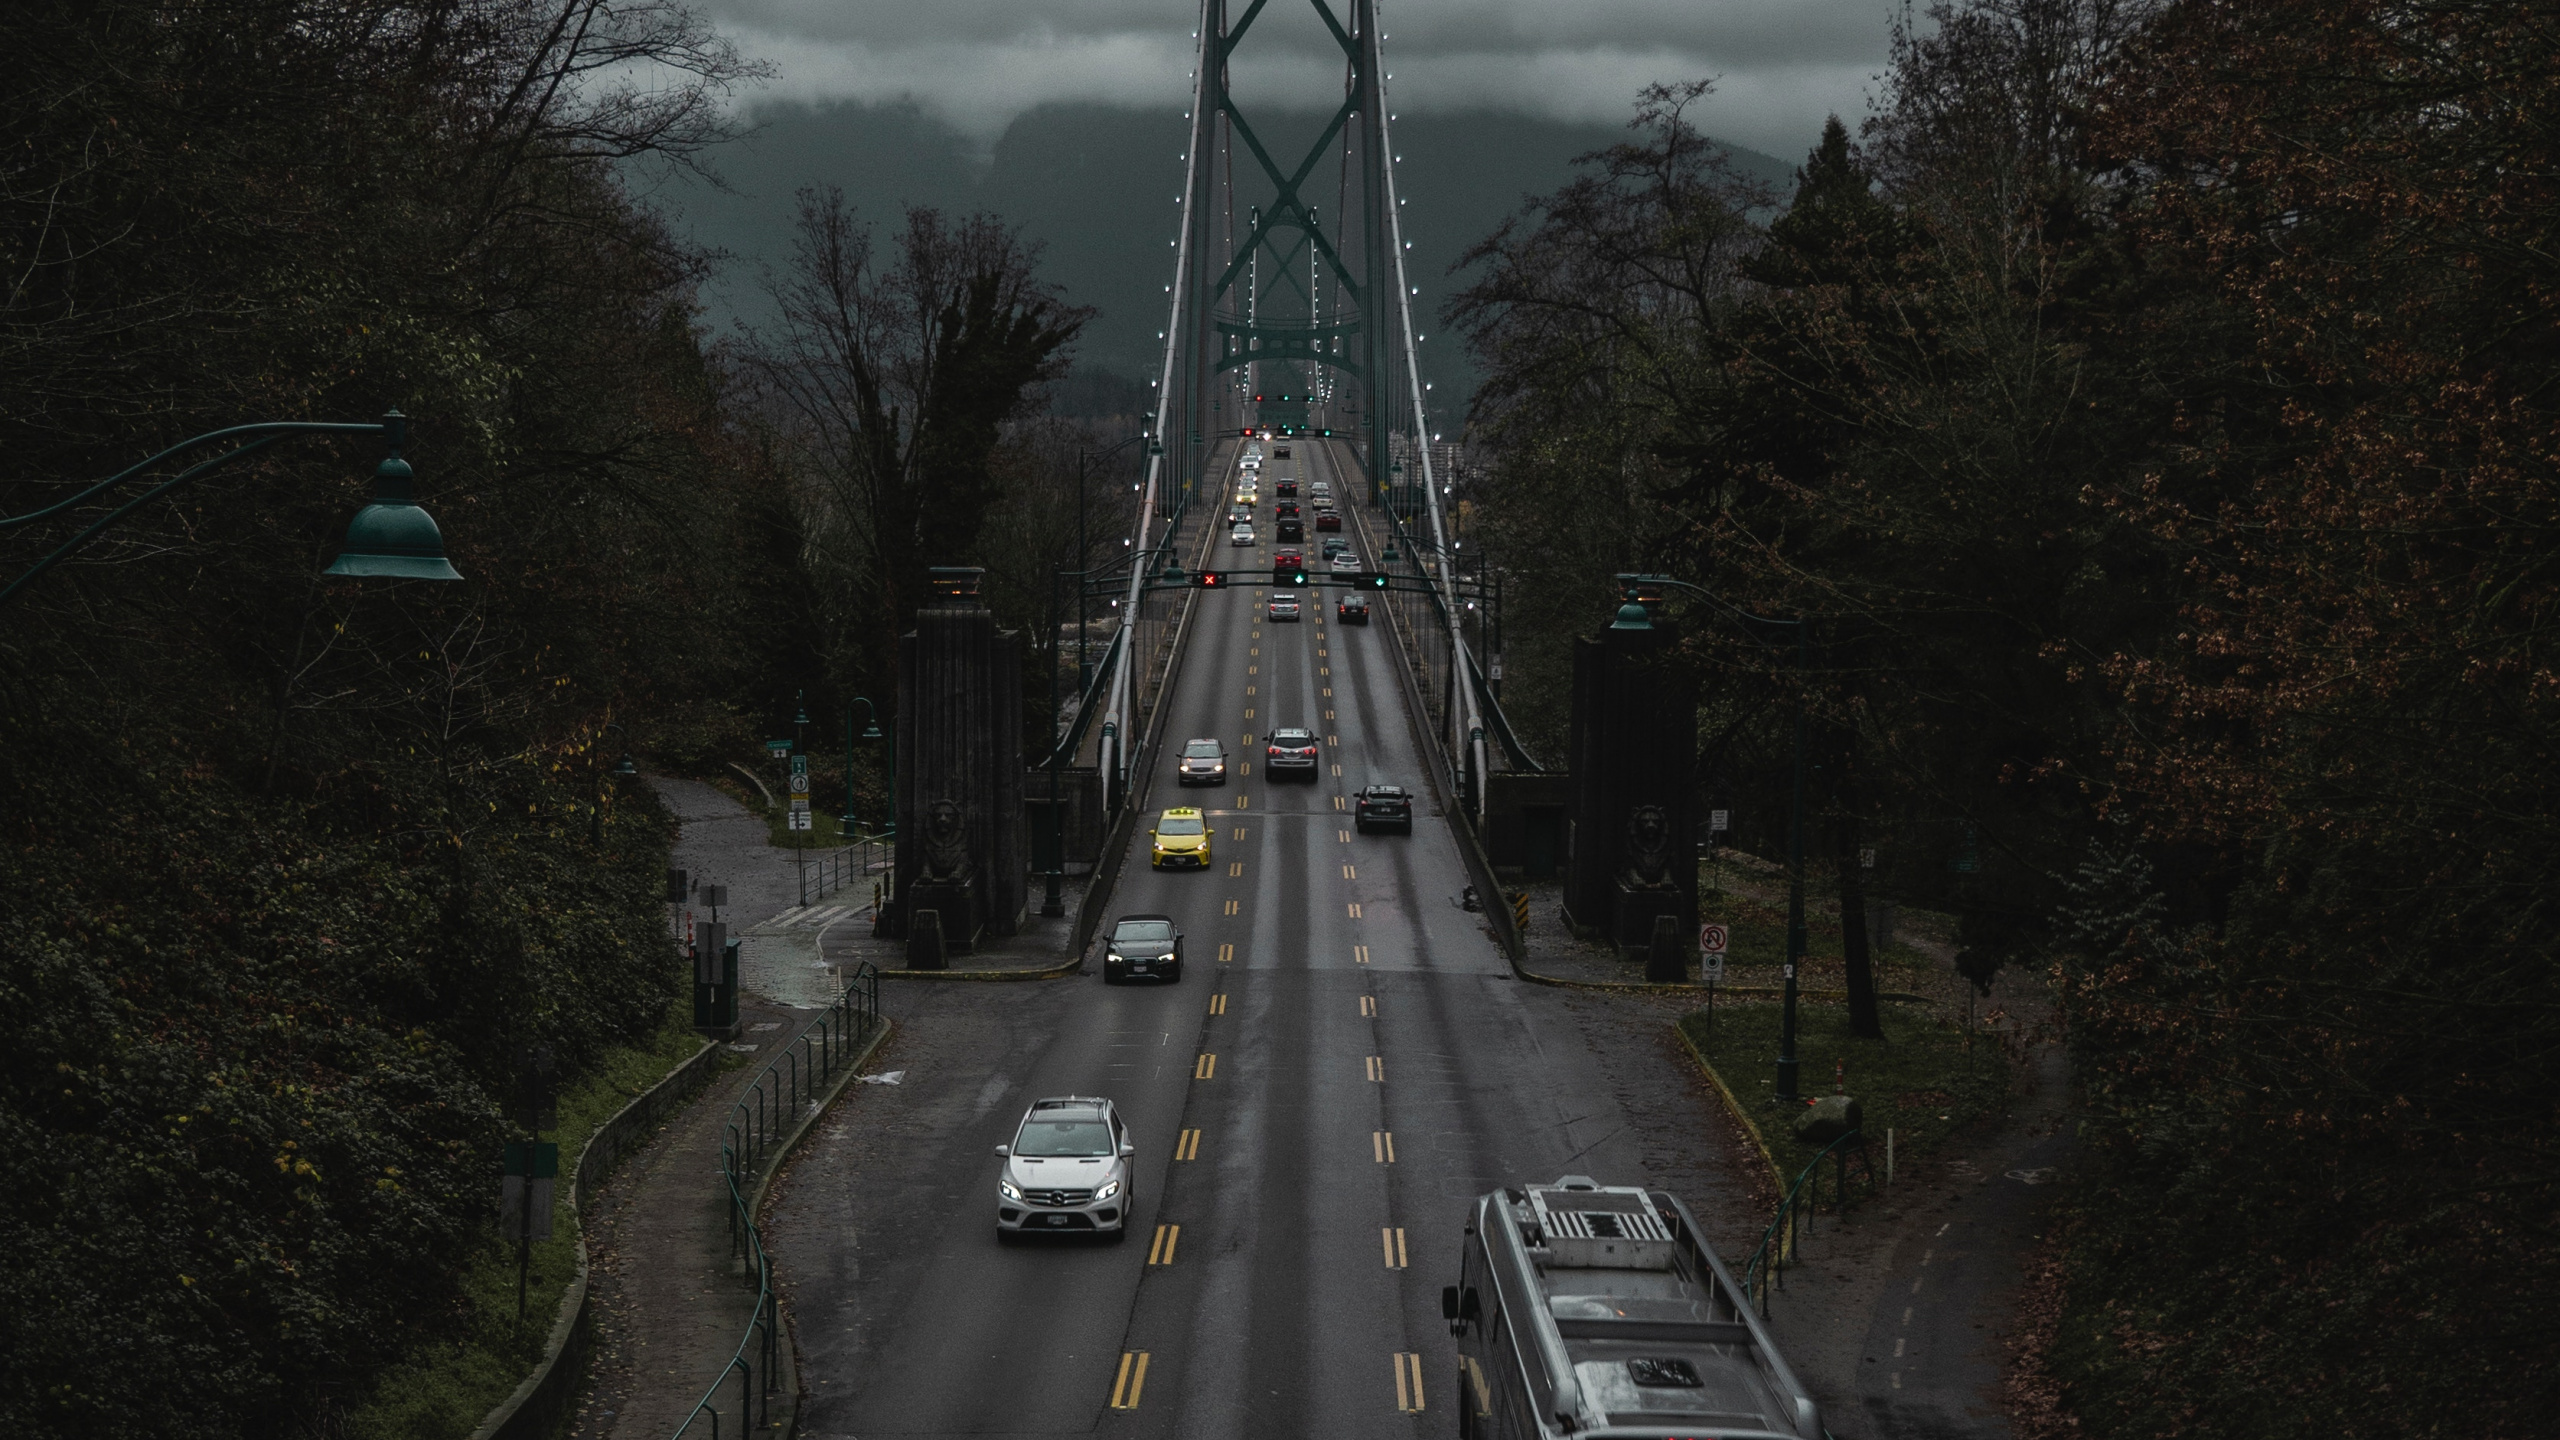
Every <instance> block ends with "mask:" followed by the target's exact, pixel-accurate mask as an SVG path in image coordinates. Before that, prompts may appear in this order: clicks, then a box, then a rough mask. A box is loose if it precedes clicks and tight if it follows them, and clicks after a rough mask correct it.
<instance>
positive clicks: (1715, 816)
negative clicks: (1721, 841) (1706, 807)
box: [1707, 810, 1733, 832]
mask: <svg viewBox="0 0 2560 1440" xmlns="http://www.w3.org/2000/svg"><path fill="white" fill-rule="evenodd" d="M1732 818H1733V812H1732V811H1730V810H1710V811H1708V812H1707V829H1708V830H1709V831H1710V832H1716V831H1723V830H1730V829H1732V828H1733V826H1731V825H1730V824H1728V823H1726V822H1728V821H1730V820H1731V819H1732Z"/></svg>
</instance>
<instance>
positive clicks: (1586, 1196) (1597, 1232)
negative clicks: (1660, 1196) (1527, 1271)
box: [1529, 1175, 1673, 1270]
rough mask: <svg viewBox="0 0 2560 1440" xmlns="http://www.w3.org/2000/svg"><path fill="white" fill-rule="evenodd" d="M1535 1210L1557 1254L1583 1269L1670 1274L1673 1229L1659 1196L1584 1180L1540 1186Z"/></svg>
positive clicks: (1534, 1192)
mask: <svg viewBox="0 0 2560 1440" xmlns="http://www.w3.org/2000/svg"><path fill="white" fill-rule="evenodd" d="M1529 1206H1530V1210H1531V1213H1532V1214H1533V1215H1534V1216H1535V1217H1536V1220H1537V1226H1538V1231H1539V1233H1540V1234H1541V1235H1544V1236H1545V1237H1546V1241H1547V1249H1548V1250H1549V1252H1550V1253H1551V1256H1552V1258H1550V1259H1549V1260H1548V1261H1547V1263H1548V1264H1550V1265H1559V1266H1569V1267H1572V1268H1574V1269H1582V1270H1668V1269H1670V1268H1671V1267H1672V1250H1673V1245H1672V1241H1671V1227H1670V1226H1669V1225H1666V1224H1664V1223H1663V1219H1662V1212H1661V1211H1659V1210H1656V1209H1654V1208H1653V1197H1651V1196H1649V1195H1647V1194H1645V1192H1644V1191H1643V1190H1642V1189H1640V1188H1638V1187H1636V1186H1633V1185H1593V1184H1592V1183H1591V1182H1590V1181H1589V1180H1587V1179H1584V1178H1583V1177H1581V1176H1579V1175H1573V1176H1567V1177H1566V1178H1565V1179H1564V1180H1560V1181H1558V1182H1556V1183H1555V1184H1554V1185H1540V1186H1534V1187H1532V1188H1531V1189H1530V1191H1529Z"/></svg>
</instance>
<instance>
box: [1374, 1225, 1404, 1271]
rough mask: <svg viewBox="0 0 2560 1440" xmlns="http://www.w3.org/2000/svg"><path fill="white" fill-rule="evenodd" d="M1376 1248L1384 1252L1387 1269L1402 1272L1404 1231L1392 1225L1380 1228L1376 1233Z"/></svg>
mask: <svg viewBox="0 0 2560 1440" xmlns="http://www.w3.org/2000/svg"><path fill="white" fill-rule="evenodd" d="M1378 1248H1380V1249H1381V1250H1384V1251H1385V1252H1386V1256H1387V1268H1388V1269H1390V1270H1402V1269H1405V1268H1406V1266H1405V1260H1404V1231H1403V1230H1402V1229H1400V1228H1398V1227H1396V1226H1392V1225H1389V1226H1382V1227H1380V1229H1379V1231H1378Z"/></svg>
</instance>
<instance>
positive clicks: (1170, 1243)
mask: <svg viewBox="0 0 2560 1440" xmlns="http://www.w3.org/2000/svg"><path fill="white" fill-rule="evenodd" d="M1181 1243H1182V1227H1181V1226H1179V1225H1159V1226H1157V1227H1156V1243H1154V1244H1153V1245H1150V1246H1148V1247H1147V1263H1148V1264H1150V1265H1170V1264H1172V1263H1173V1247H1174V1246H1176V1245H1179V1244H1181Z"/></svg>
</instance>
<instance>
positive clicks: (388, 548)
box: [0, 410, 462, 605]
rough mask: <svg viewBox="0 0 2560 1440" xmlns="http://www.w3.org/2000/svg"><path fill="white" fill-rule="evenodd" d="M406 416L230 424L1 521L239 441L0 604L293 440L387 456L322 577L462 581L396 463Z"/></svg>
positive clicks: (95, 493)
mask: <svg viewBox="0 0 2560 1440" xmlns="http://www.w3.org/2000/svg"><path fill="white" fill-rule="evenodd" d="M408 432H409V420H408V417H407V416H405V415H402V414H401V413H400V412H399V411H397V410H391V411H387V412H385V413H384V415H383V417H382V420H381V423H379V424H374V425H356V424H337V423H333V422H326V421H313V420H271V421H261V422H259V423H257V424H254V425H234V426H231V427H230V428H228V429H224V430H214V431H209V432H207V433H205V434H202V435H198V436H196V437H195V438H193V439H191V440H185V441H181V442H180V443H178V444H176V445H172V446H170V447H169V448H168V449H166V450H163V451H161V452H160V453H159V454H157V455H154V456H152V457H151V458H150V459H148V460H145V461H143V462H142V463H141V464H139V465H135V466H133V467H131V468H129V469H126V470H124V471H121V472H119V473H117V474H115V475H112V476H110V477H108V478H107V479H104V480H101V481H99V482H98V483H97V484H95V485H92V486H90V487H89V488H88V489H86V490H83V491H81V492H80V493H79V494H77V495H74V496H72V497H71V498H69V499H67V500H61V501H57V502H56V503H54V504H51V505H47V506H45V507H44V508H43V509H41V510H31V511H28V512H27V513H26V514H24V515H11V516H7V517H5V518H0V530H8V529H14V528H15V527H17V526H20V525H27V524H32V523H33V522H35V521H38V520H42V519H44V518H46V517H47V516H51V515H58V514H60V513H62V512H63V511H65V510H68V509H70V508H71V507H72V506H75V505H78V504H81V503H82V502H84V501H88V500H93V499H97V498H99V497H101V496H104V495H106V494H107V493H108V492H110V491H112V490H114V489H115V488H116V487H117V486H119V485H122V484H124V483H125V482H126V481H128V480H131V479H132V478H134V477H135V476H137V475H140V474H142V473H143V472H144V471H147V470H149V469H151V468H152V467H153V466H155V465H158V464H160V463H161V462H162V461H164V460H168V459H170V458H172V457H174V456H177V455H181V454H184V453H186V452H187V451H189V450H193V449H195V448H197V447H198V446H203V445H220V444H225V443H229V442H232V441H235V440H236V441H244V442H245V443H242V444H239V445H237V446H236V447H235V448H233V449H230V450H228V451H225V452H224V453H222V454H220V455H216V456H215V457H213V458H212V459H210V460H204V461H199V462H197V463H196V464H194V465H190V466H188V467H187V468H186V469H184V470H181V471H179V472H178V473H177V474H176V475H174V476H171V477H170V478H169V479H167V480H163V481H161V482H160V483H159V484H157V485H154V486H152V487H151V488H150V489H148V490H145V491H143V492H142V493H141V494H140V495H137V496H135V497H134V498H133V499H131V500H128V501H126V502H125V503H123V504H122V505H119V506H117V507H116V508H115V509H113V510H111V511H109V512H108V513H107V514H106V516H105V517H104V518H102V519H100V520H99V521H97V522H96V523H95V524H93V525H91V526H90V527H89V528H87V529H86V530H83V531H81V532H80V533H79V534H77V535H74V536H72V537H71V538H70V539H69V540H66V541H64V542H63V543H62V545H61V546H60V547H59V548H57V549H56V550H54V552H53V553H52V554H50V555H47V556H45V557H44V558H43V559H42V560H39V561H37V562H36V563H35V565H34V566H33V567H32V568H30V569H29V570H28V571H27V572H26V573H25V574H23V575H20V576H19V577H18V578H17V579H15V580H12V581H10V582H9V587H8V588H7V589H5V590H0V605H5V604H7V603H8V602H9V601H10V599H11V598H12V597H14V596H16V595H17V593H18V592H19V591H20V590H22V589H25V588H26V586H27V583H28V582H29V581H31V580H33V579H35V578H36V577H37V576H38V575H41V574H43V573H44V572H45V571H47V570H50V569H52V568H53V567H54V566H55V565H57V564H59V563H61V562H62V561H64V560H66V559H68V558H70V557H71V556H73V555H75V554H78V553H79V552H80V551H82V550H84V549H87V548H88V547H89V545H90V543H91V542H93V541H95V540H96V539H97V538H98V537H99V536H100V535H102V534H104V533H105V532H106V531H107V530H108V529H109V528H111V527H112V526H114V525H115V524H116V523H117V522H118V521H121V520H123V519H124V518H125V517H126V516H128V515H131V514H132V513H133V512H134V511H135V510H138V509H140V508H141V507H142V506H144V505H145V504H148V503H149V502H151V501H153V500H157V499H159V498H160V497H161V496H163V495H166V494H168V493H169V492H170V491H172V490H175V489H177V488H178V487H180V486H182V485H186V484H189V483H191V482H193V481H196V480H199V479H202V478H203V477H205V476H207V475H210V474H212V473H213V472H214V471H216V470H219V469H221V468H222V467H224V466H226V465H229V464H231V463H232V462H233V461H236V460H241V459H245V458H247V457H248V456H251V455H254V454H256V453H258V452H259V451H261V450H264V449H266V448H267V447H268V446H270V445H273V444H276V443H277V442H279V441H282V440H287V439H290V438H292V437H294V436H297V435H379V436H381V437H382V439H383V443H384V445H385V446H386V447H387V448H388V449H389V450H390V452H391V453H390V454H389V455H388V456H387V457H385V458H384V460H383V461H382V463H381V464H380V465H377V466H375V467H374V472H373V482H374V493H373V500H372V503H370V504H368V505H366V506H365V507H364V508H363V509H362V510H359V511H357V512H356V517H355V519H353V520H352V521H350V522H348V524H347V538H346V542H345V543H344V544H343V545H341V546H340V547H339V548H338V558H337V559H336V560H334V561H332V562H330V565H329V568H328V569H327V570H325V571H322V572H321V573H323V574H326V575H341V576H352V577H357V578H363V579H388V580H459V579H461V578H462V576H461V574H460V573H459V572H457V571H456V570H455V569H454V568H453V564H452V562H451V561H449V560H447V559H446V558H445V553H444V535H443V532H441V531H439V530H438V529H437V528H436V522H435V520H434V518H433V517H431V516H429V515H428V514H427V512H426V511H425V510H424V509H422V508H420V507H419V505H418V501H417V493H416V488H415V485H414V480H415V477H414V475H413V474H412V473H411V471H410V469H409V462H408V461H406V460H403V459H401V458H400V448H401V446H402V445H404V444H405V443H407V440H408Z"/></svg>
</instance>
